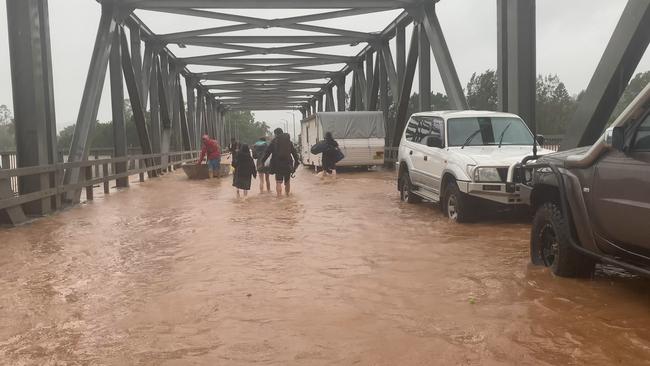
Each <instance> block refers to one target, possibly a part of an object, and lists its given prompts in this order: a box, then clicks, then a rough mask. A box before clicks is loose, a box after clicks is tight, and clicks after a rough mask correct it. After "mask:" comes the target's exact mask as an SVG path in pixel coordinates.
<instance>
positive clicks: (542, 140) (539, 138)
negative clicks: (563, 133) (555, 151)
mask: <svg viewBox="0 0 650 366" xmlns="http://www.w3.org/2000/svg"><path fill="white" fill-rule="evenodd" d="M535 140H537V144H538V145H540V146H544V143H546V137H544V135H537V136H535Z"/></svg>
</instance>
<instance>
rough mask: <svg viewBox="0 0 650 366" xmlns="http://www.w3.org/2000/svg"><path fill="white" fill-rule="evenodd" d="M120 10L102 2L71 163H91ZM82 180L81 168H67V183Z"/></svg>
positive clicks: (75, 198) (73, 197)
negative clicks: (89, 154) (91, 145)
mask: <svg viewBox="0 0 650 366" xmlns="http://www.w3.org/2000/svg"><path fill="white" fill-rule="evenodd" d="M117 10H118V9H116V7H114V6H113V4H111V3H102V15H101V18H100V21H99V28H98V30H97V37H96V39H95V47H94V49H93V54H92V57H91V59H90V68H89V70H88V76H87V78H86V85H85V87H84V92H83V96H82V99H81V106H80V108H79V115H78V117H77V124H76V125H75V130H74V135H73V137H72V143H71V145H70V152H69V153H68V161H69V162H80V161H86V160H88V152H89V150H90V141H89V140H90V136H91V135H92V132H93V131H94V129H95V123H96V121H97V112H98V110H99V102H100V100H101V97H102V89H103V87H104V79H105V78H106V72H107V67H108V59H109V56H110V52H111V45H112V43H113V36H114V34H115V30H116V29H117V21H116V19H117V17H118V16H119V14H118V13H117ZM79 181H80V169H79V168H70V169H66V171H65V176H64V184H77V183H79ZM80 196H81V189H78V190H76V191H74V192H69V193H68V194H67V195H66V199H67V200H68V201H71V202H73V203H78V202H79V200H80Z"/></svg>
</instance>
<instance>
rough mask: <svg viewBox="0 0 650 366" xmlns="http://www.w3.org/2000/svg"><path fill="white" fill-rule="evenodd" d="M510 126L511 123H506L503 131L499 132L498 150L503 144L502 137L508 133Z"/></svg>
mask: <svg viewBox="0 0 650 366" xmlns="http://www.w3.org/2000/svg"><path fill="white" fill-rule="evenodd" d="M511 125H512V122H510V123H508V125H507V126H506V128H504V129H503V131H502V132H501V136H500V137H499V149H500V148H501V144H502V143H503V137H504V136H505V135H506V131H508V129H509V128H510V126H511Z"/></svg>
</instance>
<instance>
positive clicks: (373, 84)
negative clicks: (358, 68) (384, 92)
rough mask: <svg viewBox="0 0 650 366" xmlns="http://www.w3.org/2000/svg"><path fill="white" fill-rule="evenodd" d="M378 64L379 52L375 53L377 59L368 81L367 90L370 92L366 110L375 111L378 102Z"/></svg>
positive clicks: (379, 61)
mask: <svg viewBox="0 0 650 366" xmlns="http://www.w3.org/2000/svg"><path fill="white" fill-rule="evenodd" d="M380 63H381V51H377V58H376V60H375V64H374V65H373V67H372V70H373V72H372V78H371V79H370V84H369V86H368V90H369V91H370V96H369V97H368V110H369V111H376V110H377V103H378V102H379V74H380V70H379V68H380Z"/></svg>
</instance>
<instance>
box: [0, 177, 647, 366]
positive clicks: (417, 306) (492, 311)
mask: <svg viewBox="0 0 650 366" xmlns="http://www.w3.org/2000/svg"><path fill="white" fill-rule="evenodd" d="M299 175H300V176H299V177H298V182H297V184H296V185H295V186H294V188H295V195H294V196H293V197H291V198H284V199H277V198H275V197H273V196H270V195H262V196H260V195H258V194H254V195H253V196H252V197H251V198H250V199H249V200H248V201H247V202H243V201H239V200H236V199H235V198H234V194H233V191H232V189H231V187H230V185H229V181H221V182H218V181H212V182H207V181H203V182H189V181H187V180H185V179H184V177H183V176H182V175H180V174H175V175H171V176H166V177H164V178H162V179H160V180H156V181H150V182H147V183H145V184H135V185H134V187H133V188H131V189H130V190H128V191H125V192H120V193H117V194H111V195H110V196H108V197H104V198H101V199H97V200H96V201H95V202H93V203H90V204H86V205H84V206H82V207H79V208H75V209H71V210H69V211H66V212H64V213H61V214H58V215H56V216H54V217H51V218H47V219H43V220H40V221H38V222H36V223H34V224H31V225H28V226H25V227H21V228H18V229H12V230H2V231H0V243H1V244H0V364H2V365H248V364H264V365H567V364H573V365H583V364H590V365H611V364H622V365H644V364H649V363H650V361H649V360H650V295H649V294H650V282H649V281H647V280H642V279H639V278H634V277H629V276H626V275H625V274H620V273H617V272H616V271H613V270H611V269H609V270H606V271H604V272H603V271H601V272H600V273H599V274H598V276H597V277H596V279H595V280H593V281H592V280H588V281H587V280H567V279H559V278H553V277H552V276H551V275H550V274H549V273H548V271H547V270H545V269H540V268H536V267H531V266H530V265H529V264H528V251H527V247H528V235H529V226H528V225H527V224H525V223H513V222H507V221H495V222H489V223H483V224H475V225H463V226H459V225H454V224H451V223H449V222H448V221H447V220H445V219H443V218H442V217H441V215H440V214H439V213H438V211H437V210H436V209H435V208H434V207H433V206H431V205H426V204H425V205H407V204H402V203H400V202H399V200H398V198H397V192H396V191H395V190H394V183H393V178H392V173H387V172H375V173H349V174H344V175H342V176H341V179H339V180H338V181H336V182H333V183H321V182H320V181H318V180H317V179H316V178H315V177H313V176H312V175H311V174H310V173H308V172H306V171H302V172H300V174H299Z"/></svg>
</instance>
